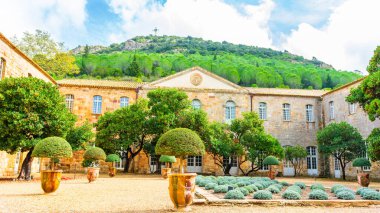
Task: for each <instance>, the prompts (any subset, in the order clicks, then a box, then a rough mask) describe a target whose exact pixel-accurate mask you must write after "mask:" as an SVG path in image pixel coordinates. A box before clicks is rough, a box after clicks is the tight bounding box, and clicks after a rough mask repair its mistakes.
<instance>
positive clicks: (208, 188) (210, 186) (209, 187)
mask: <svg viewBox="0 0 380 213" xmlns="http://www.w3.org/2000/svg"><path fill="white" fill-rule="evenodd" d="M217 185H218V184H216V183H208V184H207V185H206V186H205V189H206V190H210V189H214V188H215V186H217Z"/></svg>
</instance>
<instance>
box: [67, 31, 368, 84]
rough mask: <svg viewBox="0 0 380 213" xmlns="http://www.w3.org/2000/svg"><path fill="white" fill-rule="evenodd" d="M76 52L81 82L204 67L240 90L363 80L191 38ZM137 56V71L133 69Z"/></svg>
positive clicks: (284, 55) (317, 64)
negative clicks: (254, 87)
mask: <svg viewBox="0 0 380 213" xmlns="http://www.w3.org/2000/svg"><path fill="white" fill-rule="evenodd" d="M73 53H74V54H75V57H76V62H77V64H78V66H79V67H80V70H81V72H80V73H79V75H78V76H76V77H80V78H102V79H120V80H122V79H135V80H143V81H152V80H156V79H158V78H161V77H164V76H167V75H170V74H173V73H176V72H179V71H182V70H184V69H187V68H190V67H193V66H200V67H203V68H204V69H207V70H209V71H211V72H213V73H215V74H217V75H220V76H222V77H224V78H226V79H228V80H230V81H232V82H234V83H237V84H239V85H242V86H258V87H284V88H314V89H321V88H334V87H337V86H340V85H342V84H345V83H348V82H351V81H353V80H355V79H357V78H359V77H361V75H359V74H357V73H354V72H348V71H337V70H335V69H334V68H333V67H332V66H330V65H328V64H325V63H324V62H322V61H319V60H317V59H315V58H314V59H313V60H307V59H304V58H303V57H301V56H297V55H293V54H291V53H289V52H287V51H284V52H281V51H275V50H272V49H267V48H259V47H254V46H246V45H235V44H231V43H228V42H213V41H205V40H203V39H200V38H193V37H177V36H139V37H135V38H133V39H131V40H128V41H126V42H123V43H119V44H112V45H110V46H109V47H102V46H86V47H83V46H80V47H77V48H75V49H74V50H73ZM134 56H136V60H135V61H136V63H137V65H138V70H135V69H132V67H133V66H130V65H131V63H132V62H133V59H134ZM134 67H136V66H134ZM136 77H137V78H136Z"/></svg>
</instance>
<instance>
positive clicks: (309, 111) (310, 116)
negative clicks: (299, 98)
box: [306, 104, 315, 123]
mask: <svg viewBox="0 0 380 213" xmlns="http://www.w3.org/2000/svg"><path fill="white" fill-rule="evenodd" d="M309 107H310V108H309ZM306 122H308V123H313V122H315V120H314V106H313V105H312V104H306Z"/></svg>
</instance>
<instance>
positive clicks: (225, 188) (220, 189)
mask: <svg viewBox="0 0 380 213" xmlns="http://www.w3.org/2000/svg"><path fill="white" fill-rule="evenodd" d="M226 192H228V186H227V185H218V186H215V187H214V193H226Z"/></svg>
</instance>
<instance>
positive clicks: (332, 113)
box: [329, 101, 335, 120]
mask: <svg viewBox="0 0 380 213" xmlns="http://www.w3.org/2000/svg"><path fill="white" fill-rule="evenodd" d="M329 118H330V120H335V106H334V101H330V102H329Z"/></svg>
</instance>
